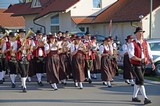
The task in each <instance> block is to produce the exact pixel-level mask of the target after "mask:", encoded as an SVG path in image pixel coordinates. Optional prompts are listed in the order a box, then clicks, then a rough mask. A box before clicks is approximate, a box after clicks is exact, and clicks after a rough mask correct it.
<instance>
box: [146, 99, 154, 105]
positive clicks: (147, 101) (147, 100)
mask: <svg viewBox="0 0 160 106" xmlns="http://www.w3.org/2000/svg"><path fill="white" fill-rule="evenodd" d="M149 103H152V102H151V100H149V99H147V98H145V100H144V105H146V104H149Z"/></svg>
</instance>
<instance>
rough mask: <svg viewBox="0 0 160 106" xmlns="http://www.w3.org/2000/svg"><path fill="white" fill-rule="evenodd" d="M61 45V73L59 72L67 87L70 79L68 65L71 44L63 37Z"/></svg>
mask: <svg viewBox="0 0 160 106" xmlns="http://www.w3.org/2000/svg"><path fill="white" fill-rule="evenodd" d="M61 41H62V42H61V44H60V51H59V58H60V72H59V78H60V80H61V81H62V83H63V84H64V85H66V84H67V83H66V80H67V79H68V77H69V76H68V73H69V72H67V71H69V70H68V69H67V68H68V65H69V60H68V49H69V43H68V41H67V38H66V37H61Z"/></svg>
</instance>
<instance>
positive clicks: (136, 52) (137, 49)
mask: <svg viewBox="0 0 160 106" xmlns="http://www.w3.org/2000/svg"><path fill="white" fill-rule="evenodd" d="M133 45H134V55H135V56H136V57H138V58H141V55H142V49H141V46H140V44H139V43H137V42H136V41H135V40H134V41H133ZM142 47H143V51H144V57H145V58H147V61H146V62H145V64H148V63H149V62H148V61H149V57H148V56H149V55H148V47H147V41H146V40H144V41H143V43H142ZM130 61H131V64H134V65H141V62H140V61H135V60H132V59H130Z"/></svg>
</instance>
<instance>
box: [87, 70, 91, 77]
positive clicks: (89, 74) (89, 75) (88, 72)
mask: <svg viewBox="0 0 160 106" xmlns="http://www.w3.org/2000/svg"><path fill="white" fill-rule="evenodd" d="M87 74H88V78H89V79H91V72H90V70H88V71H87Z"/></svg>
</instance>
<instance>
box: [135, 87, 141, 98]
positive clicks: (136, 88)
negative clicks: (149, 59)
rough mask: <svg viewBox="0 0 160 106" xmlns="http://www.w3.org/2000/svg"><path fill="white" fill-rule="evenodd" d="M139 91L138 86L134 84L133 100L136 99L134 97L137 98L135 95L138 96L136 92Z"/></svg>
mask: <svg viewBox="0 0 160 106" xmlns="http://www.w3.org/2000/svg"><path fill="white" fill-rule="evenodd" d="M139 89H140V86H139V85H136V84H134V91H133V98H136V97H137V94H138V92H139Z"/></svg>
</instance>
